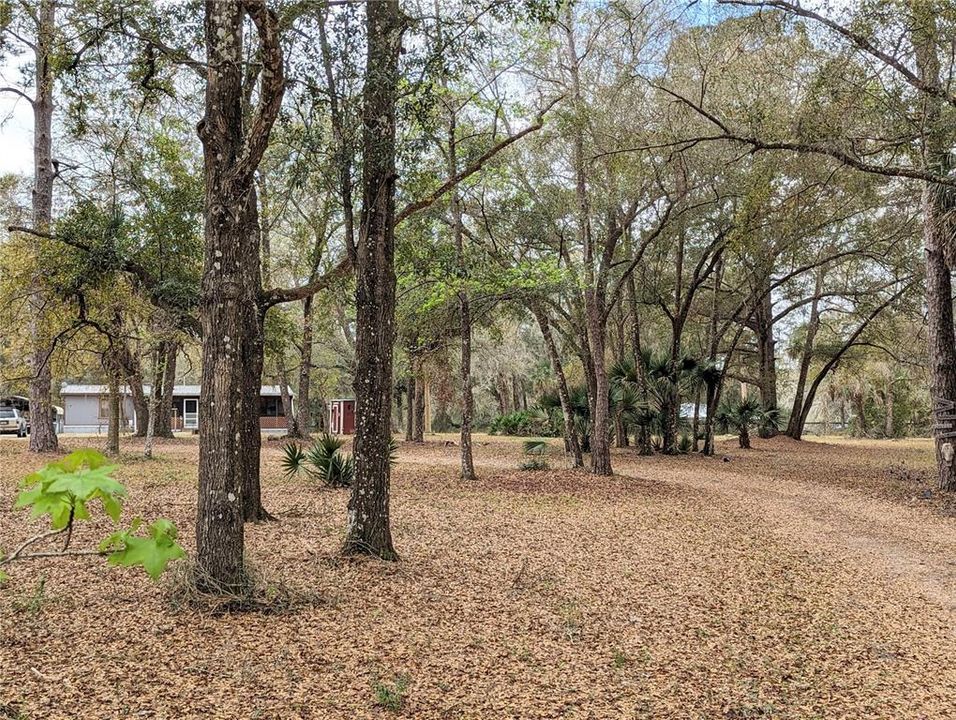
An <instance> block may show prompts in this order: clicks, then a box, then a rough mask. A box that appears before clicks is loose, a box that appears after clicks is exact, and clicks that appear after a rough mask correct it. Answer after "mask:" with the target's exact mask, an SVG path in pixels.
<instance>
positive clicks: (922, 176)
mask: <svg viewBox="0 0 956 720" xmlns="http://www.w3.org/2000/svg"><path fill="white" fill-rule="evenodd" d="M652 87H654V88H656V89H658V90H660V91H661V92H664V93H667V94H668V95H670V96H671V97H673V98H674V99H676V100H678V101H679V102H681V103H683V104H685V105H687V106H688V107H689V108H691V109H692V110H694V112H696V113H697V114H699V115H701V116H702V117H704V118H706V119H707V120H709V121H710V122H711V123H713V124H714V125H716V126H717V127H718V128H720V129H721V131H722V132H721V133H720V134H718V135H708V136H704V137H701V138H698V140H701V141H704V140H707V141H711V140H729V141H731V142H736V143H740V144H742V145H747V146H749V147H751V148H752V149H753V151H754V152H761V151H768V150H788V151H790V152H796V153H811V154H814V155H826V156H828V157H831V158H834V159H836V160H839V161H840V162H841V163H843V164H844V165H846V166H847V167H852V168H854V169H856V170H860V171H861V172H865V173H869V174H871V175H882V176H883V177H903V178H910V179H913V180H922V181H923V182H928V183H933V184H935V185H946V186H948V187H956V178H953V177H948V176H945V175H937V174H935V173H931V172H926V171H925V170H919V169H916V168H907V167H900V166H897V165H874V164H873V163H869V162H865V161H863V160H860V159H859V158H858V157H856V156H855V155H851V154H850V153H848V152H846V151H844V150H840V149H839V148H836V147H832V146H830V145H823V144H821V143H803V142H783V141H765V140H761V139H759V138H756V137H750V136H746V135H739V134H737V133H735V132H734V131H733V130H731V129H730V127H729V126H728V125H727V124H726V123H724V122H723V121H722V120H721V119H720V118H718V117H717V116H716V115H714V114H713V113H711V112H709V111H707V110H705V109H704V108H703V107H701V106H700V105H698V104H697V103H695V102H694V101H693V100H690V99H689V98H687V97H684V96H683V95H681V94H680V93H678V92H676V91H674V90H671V89H669V88H665V87H663V86H660V85H652ZM685 142H690V140H688V141H685ZM638 149H640V148H630V149H622V150H620V151H616V152H633V151H636V150H638Z"/></svg>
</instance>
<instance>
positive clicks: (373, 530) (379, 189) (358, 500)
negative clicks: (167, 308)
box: [344, 0, 404, 560]
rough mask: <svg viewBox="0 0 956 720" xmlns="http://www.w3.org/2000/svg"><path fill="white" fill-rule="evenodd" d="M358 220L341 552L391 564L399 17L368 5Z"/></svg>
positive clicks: (389, 2) (391, 9) (386, 5)
mask: <svg viewBox="0 0 956 720" xmlns="http://www.w3.org/2000/svg"><path fill="white" fill-rule="evenodd" d="M365 13H366V26H367V38H368V50H367V59H366V66H365V88H364V92H363V96H364V102H363V112H362V124H363V134H362V142H363V162H362V218H361V232H359V241H358V247H357V253H356V268H355V276H356V277H355V280H356V283H355V307H356V328H357V330H356V358H355V365H356V370H355V405H356V407H355V441H354V457H355V478H354V481H353V483H352V494H351V497H350V498H349V507H348V526H347V530H346V539H345V547H344V552H345V553H347V554H364V555H374V556H376V557H379V558H382V559H386V560H396V559H397V558H398V554H397V553H396V552H395V548H394V547H393V545H392V533H391V528H390V522H389V483H390V470H391V469H390V466H389V447H390V445H391V432H390V430H391V403H392V348H393V345H394V338H395V267H394V263H395V179H396V173H395V104H396V99H397V95H398V56H399V53H400V52H401V45H402V32H403V29H404V18H403V16H402V12H401V10H400V9H399V6H398V0H380V1H379V2H373V3H366V6H365Z"/></svg>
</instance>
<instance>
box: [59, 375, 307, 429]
mask: <svg viewBox="0 0 956 720" xmlns="http://www.w3.org/2000/svg"><path fill="white" fill-rule="evenodd" d="M199 390H200V388H199V385H175V386H174V387H173V401H172V418H173V420H172V425H173V430H182V431H186V432H189V431H194V430H198V429H199V422H200V421H199ZM143 392H144V393H146V395H149V393H150V387H149V386H148V385H146V386H144V387H143ZM289 394H290V396H291V395H292V391H291V390H290V391H289ZM120 397H121V402H120V426H121V428H122V430H123V431H125V432H132V431H135V430H136V428H137V417H136V409H135V408H134V407H133V398H132V395H131V394H130V391H129V388H128V387H127V386H125V385H124V386H121V387H120ZM60 398H61V400H62V403H63V411H64V414H63V431H64V432H67V433H84V434H95V435H99V434H104V433H106V431H107V430H108V428H109V398H110V395H109V386H107V385H63V387H61V388H60ZM287 427H288V424H287V422H286V417H285V409H284V408H283V407H282V393H281V391H280V389H279V386H278V385H263V386H262V388H261V390H260V392H259V428H260V429H261V430H262V431H263V432H276V431H284V430H285V429H286V428H287Z"/></svg>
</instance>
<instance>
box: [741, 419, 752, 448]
mask: <svg viewBox="0 0 956 720" xmlns="http://www.w3.org/2000/svg"><path fill="white" fill-rule="evenodd" d="M738 442H739V444H740V447H741V448H742V449H744V450H749V449H750V428H748V427H747V423H743V424H742V425H741V426H740V437H739V438H738Z"/></svg>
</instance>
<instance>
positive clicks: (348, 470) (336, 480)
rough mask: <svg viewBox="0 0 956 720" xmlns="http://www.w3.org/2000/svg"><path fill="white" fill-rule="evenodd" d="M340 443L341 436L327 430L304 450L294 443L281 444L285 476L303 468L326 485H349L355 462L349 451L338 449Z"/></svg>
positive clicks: (341, 443)
mask: <svg viewBox="0 0 956 720" xmlns="http://www.w3.org/2000/svg"><path fill="white" fill-rule="evenodd" d="M342 445H343V442H342V441H341V440H339V439H338V438H337V437H334V436H333V435H330V434H328V433H325V434H324V435H323V436H322V437H320V438H319V439H318V440H316V441H315V443H313V444H312V447H310V448H309V449H308V450H304V449H303V448H302V446H301V445H298V444H296V443H289V444H288V445H286V446H285V455H284V457H283V459H282V467H283V469H284V470H285V474H286V477H292V476H294V475H296V474H298V473H300V472H304V473H306V474H307V475H309V476H310V477H313V478H317V479H319V480H321V481H322V482H324V483H325V484H326V485H328V486H329V487H348V486H350V485H351V484H352V477H353V475H354V474H355V466H354V461H353V460H352V456H351V455H346V454H344V453H342V452H340V450H341V448H342Z"/></svg>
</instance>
